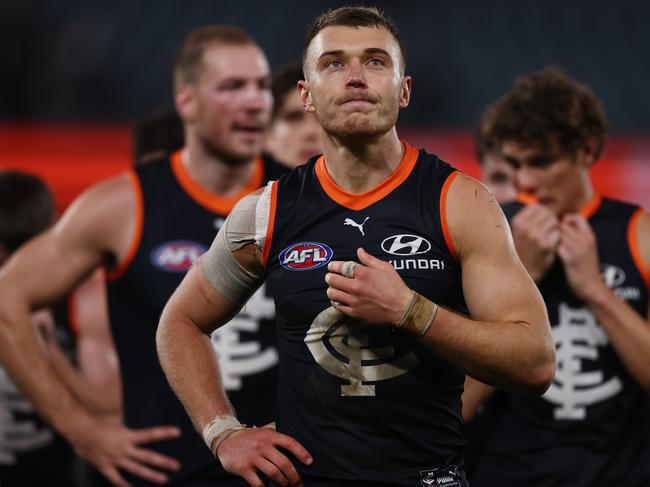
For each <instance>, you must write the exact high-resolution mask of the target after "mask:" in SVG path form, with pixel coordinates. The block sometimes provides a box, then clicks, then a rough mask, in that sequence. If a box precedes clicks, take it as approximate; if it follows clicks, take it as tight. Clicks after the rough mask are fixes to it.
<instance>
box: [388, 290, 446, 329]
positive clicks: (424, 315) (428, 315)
mask: <svg viewBox="0 0 650 487" xmlns="http://www.w3.org/2000/svg"><path fill="white" fill-rule="evenodd" d="M411 292H412V293H413V296H412V297H411V302H410V303H409V306H408V308H406V311H405V312H404V314H403V315H402V318H401V319H400V320H399V323H397V325H395V328H397V329H403V330H409V331H412V332H414V333H415V334H416V335H418V336H419V337H423V336H424V334H425V333H426V332H427V330H429V328H431V323H433V320H434V319H435V317H436V314H437V313H438V305H437V304H436V303H433V302H431V301H430V300H428V299H427V298H425V297H424V296H422V295H420V294H418V293H416V292H415V291H413V290H411Z"/></svg>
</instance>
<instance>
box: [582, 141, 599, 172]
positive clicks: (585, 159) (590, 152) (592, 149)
mask: <svg viewBox="0 0 650 487" xmlns="http://www.w3.org/2000/svg"><path fill="white" fill-rule="evenodd" d="M597 147H598V142H597V141H596V139H595V138H594V137H591V138H590V139H589V140H587V143H586V144H585V147H584V149H583V150H582V151H581V152H582V153H581V154H580V155H579V160H580V161H581V162H582V164H583V165H584V166H586V167H590V166H591V165H592V164H593V163H594V162H596V152H597Z"/></svg>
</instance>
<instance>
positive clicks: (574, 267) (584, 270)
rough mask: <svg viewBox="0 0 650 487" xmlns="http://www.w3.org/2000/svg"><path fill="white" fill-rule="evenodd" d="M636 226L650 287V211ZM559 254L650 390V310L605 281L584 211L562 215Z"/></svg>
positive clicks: (629, 365) (575, 288)
mask: <svg viewBox="0 0 650 487" xmlns="http://www.w3.org/2000/svg"><path fill="white" fill-rule="evenodd" d="M634 226H635V228H632V231H633V232H634V237H635V238H636V242H637V244H638V259H639V262H637V265H639V266H640V267H642V268H643V269H645V275H646V276H647V277H646V280H647V281H646V285H648V286H649V287H650V275H649V274H648V273H649V272H650V271H649V270H650V214H649V213H647V212H645V211H644V212H642V213H641V214H640V215H638V217H637V218H636V220H635V225H634ZM561 231H562V241H561V243H560V246H559V248H558V255H559V257H560V259H561V260H562V264H563V266H564V271H565V274H566V276H567V280H568V281H569V285H570V286H571V289H572V290H573V292H574V293H575V294H576V296H578V297H579V298H581V299H582V300H584V302H585V303H586V304H587V306H588V307H589V309H590V310H591V311H592V312H593V313H594V314H595V315H596V318H597V319H598V322H599V323H600V324H601V325H602V327H603V329H604V330H605V332H606V333H607V336H608V337H609V340H610V342H611V344H612V346H613V347H614V350H616V352H617V354H618V356H619V357H620V358H621V360H622V361H623V363H624V364H625V366H626V367H627V369H628V371H629V372H630V374H632V376H633V377H634V378H635V379H636V380H637V381H638V382H639V383H640V384H641V385H642V386H643V387H644V388H645V389H646V390H647V391H650V310H648V313H647V315H646V316H645V317H643V316H641V315H639V314H638V313H637V312H636V311H635V310H634V309H633V308H632V307H631V306H630V305H629V304H627V303H626V302H625V301H623V300H622V299H620V298H619V297H618V296H616V295H615V294H614V292H613V291H612V290H611V289H610V288H609V287H607V285H606V284H605V282H604V280H603V278H602V276H601V271H600V261H599V257H598V250H597V246H596V238H595V236H594V234H593V231H592V230H591V227H590V226H589V223H588V222H587V220H585V219H584V218H583V217H582V216H581V215H569V216H566V217H564V218H563V219H562V223H561Z"/></svg>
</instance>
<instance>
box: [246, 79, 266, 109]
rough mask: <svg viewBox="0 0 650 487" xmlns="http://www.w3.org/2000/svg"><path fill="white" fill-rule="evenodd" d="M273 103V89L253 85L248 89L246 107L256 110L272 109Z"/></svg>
mask: <svg viewBox="0 0 650 487" xmlns="http://www.w3.org/2000/svg"><path fill="white" fill-rule="evenodd" d="M272 104H273V99H272V97H271V90H269V89H268V88H263V87H261V86H258V85H253V86H251V87H249V89H248V90H246V104H245V106H246V109H247V110H250V111H254V112H262V111H265V110H268V111H270V110H271V106H272Z"/></svg>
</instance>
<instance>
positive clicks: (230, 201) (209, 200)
mask: <svg viewBox="0 0 650 487" xmlns="http://www.w3.org/2000/svg"><path fill="white" fill-rule="evenodd" d="M170 159H171V164H172V171H173V172H174V176H175V177H176V180H177V181H178V184H180V185H181V187H182V188H183V190H185V192H186V193H187V194H188V195H189V196H190V197H191V198H192V199H193V200H194V201H196V202H197V203H198V204H199V205H201V206H203V207H204V208H206V209H208V210H210V211H213V212H215V213H219V214H220V215H227V214H228V213H230V211H231V210H232V209H233V208H234V206H235V205H236V204H237V202H238V201H239V200H240V199H242V198H243V197H244V196H246V195H248V194H250V193H252V192H253V191H255V190H256V189H259V188H260V187H261V186H262V183H263V182H264V161H263V160H262V157H261V156H259V157H257V158H255V161H254V164H255V167H254V169H253V174H252V176H251V177H250V179H249V180H248V182H247V183H246V184H245V185H244V187H243V188H242V189H241V190H240V191H239V192H238V193H237V194H235V195H233V196H220V195H218V194H216V193H212V192H210V191H208V190H207V189H205V188H204V187H203V186H201V185H200V184H199V183H197V182H196V181H195V180H194V179H192V176H190V173H189V172H187V168H186V167H185V165H184V164H183V158H182V156H181V151H180V150H179V151H176V152H174V153H173V154H172V155H171V156H170Z"/></svg>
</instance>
